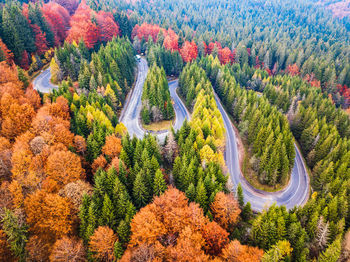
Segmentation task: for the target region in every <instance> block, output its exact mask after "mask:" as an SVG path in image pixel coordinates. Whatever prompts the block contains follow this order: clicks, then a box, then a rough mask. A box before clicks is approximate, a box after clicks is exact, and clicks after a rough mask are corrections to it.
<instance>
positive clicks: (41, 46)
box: [30, 24, 48, 55]
mask: <svg viewBox="0 0 350 262" xmlns="http://www.w3.org/2000/svg"><path fill="white" fill-rule="evenodd" d="M30 26H31V28H32V29H33V31H34V33H35V47H36V51H37V53H38V55H42V54H44V53H45V52H46V51H47V50H48V47H47V42H46V36H45V33H44V32H43V31H41V29H40V27H39V26H38V25H36V24H32V25H30Z"/></svg>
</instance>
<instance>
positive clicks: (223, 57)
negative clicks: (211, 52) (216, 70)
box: [218, 47, 232, 65]
mask: <svg viewBox="0 0 350 262" xmlns="http://www.w3.org/2000/svg"><path fill="white" fill-rule="evenodd" d="M218 56H219V60H220V62H221V64H224V65H225V64H227V63H229V62H230V61H231V58H232V53H231V50H230V49H229V48H228V47H225V48H222V49H219V54H218Z"/></svg>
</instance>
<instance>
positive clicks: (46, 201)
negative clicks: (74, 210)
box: [24, 190, 76, 242]
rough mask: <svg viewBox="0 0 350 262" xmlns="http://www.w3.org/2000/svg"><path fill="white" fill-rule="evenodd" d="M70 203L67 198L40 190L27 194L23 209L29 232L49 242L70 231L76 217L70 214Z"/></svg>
mask: <svg viewBox="0 0 350 262" xmlns="http://www.w3.org/2000/svg"><path fill="white" fill-rule="evenodd" d="M71 205H72V204H71V203H70V201H68V200H67V199H65V198H63V197H60V196H59V195H57V194H51V193H46V192H44V191H42V190H38V191H36V192H35V193H33V194H31V195H29V196H28V197H27V198H26V199H25V201H24V209H25V212H26V214H27V223H28V225H29V230H30V232H31V233H32V234H36V235H38V236H40V238H41V239H44V240H48V241H49V242H50V241H55V240H57V239H59V238H61V237H63V236H64V235H67V234H69V233H72V231H73V224H74V222H75V220H76V218H75V217H74V216H73V215H72V214H71Z"/></svg>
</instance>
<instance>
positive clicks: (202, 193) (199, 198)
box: [195, 180, 208, 211]
mask: <svg viewBox="0 0 350 262" xmlns="http://www.w3.org/2000/svg"><path fill="white" fill-rule="evenodd" d="M196 193H197V194H196V199H195V201H196V202H197V203H198V204H199V205H200V207H201V208H203V209H204V210H205V211H206V210H208V196H207V191H206V190H205V186H204V183H203V181H202V180H199V181H198V184H197V188H196Z"/></svg>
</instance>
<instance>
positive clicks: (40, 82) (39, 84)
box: [33, 67, 58, 93]
mask: <svg viewBox="0 0 350 262" xmlns="http://www.w3.org/2000/svg"><path fill="white" fill-rule="evenodd" d="M50 78H51V72H50V67H49V68H47V69H45V70H44V71H43V72H42V73H41V74H40V75H38V76H37V77H36V78H35V79H34V81H33V87H34V89H35V90H38V91H40V92H42V93H50V92H51V91H52V90H53V89H56V88H57V87H58V86H57V85H54V84H52V83H51V82H50Z"/></svg>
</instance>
